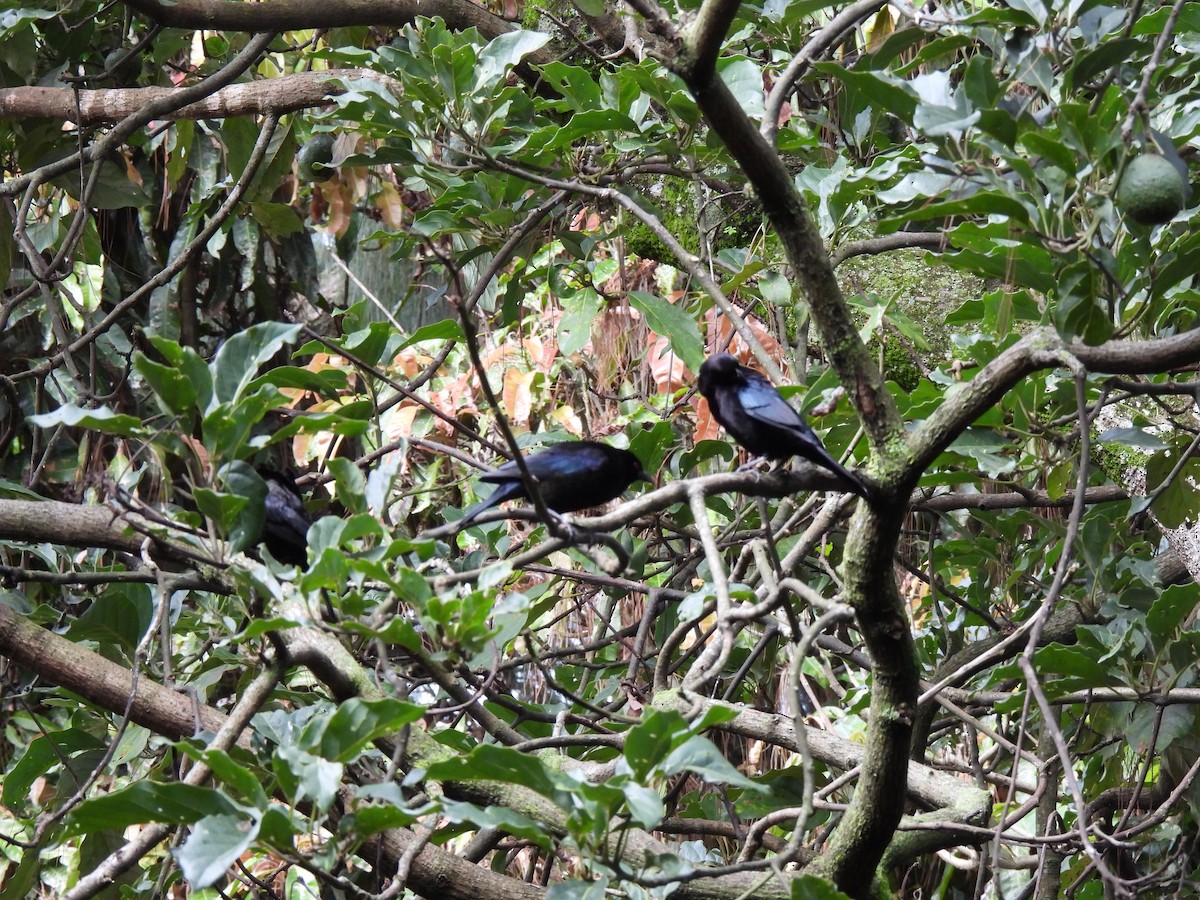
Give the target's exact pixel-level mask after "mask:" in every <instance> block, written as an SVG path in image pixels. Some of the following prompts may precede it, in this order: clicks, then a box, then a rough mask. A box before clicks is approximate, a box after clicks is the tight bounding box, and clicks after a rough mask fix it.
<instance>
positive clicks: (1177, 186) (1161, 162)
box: [1117, 153, 1187, 225]
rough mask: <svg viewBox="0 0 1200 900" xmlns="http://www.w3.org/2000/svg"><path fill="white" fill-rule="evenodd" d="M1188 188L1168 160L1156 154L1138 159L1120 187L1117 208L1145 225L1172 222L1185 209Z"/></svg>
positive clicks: (1127, 170)
mask: <svg viewBox="0 0 1200 900" xmlns="http://www.w3.org/2000/svg"><path fill="white" fill-rule="evenodd" d="M1186 190H1187V185H1186V184H1185V183H1184V180H1183V176H1182V175H1180V174H1179V170H1178V169H1176V168H1175V166H1173V165H1172V164H1171V163H1170V162H1169V161H1168V160H1166V159H1165V158H1163V157H1161V156H1159V155H1158V154H1157V153H1143V154H1142V155H1141V156H1136V157H1134V158H1133V160H1131V161H1130V163H1129V165H1127V166H1126V167H1125V174H1124V175H1122V176H1121V183H1120V185H1118V187H1117V206H1118V207H1120V208H1121V209H1122V210H1124V212H1125V215H1127V216H1129V218H1131V219H1133V221H1135V222H1139V223H1141V224H1142V225H1161V224H1162V223H1164V222H1170V221H1171V220H1172V219H1173V218H1175V215H1176V214H1177V213H1178V212H1179V211H1180V210H1181V209H1183V203H1184V197H1185V191H1186Z"/></svg>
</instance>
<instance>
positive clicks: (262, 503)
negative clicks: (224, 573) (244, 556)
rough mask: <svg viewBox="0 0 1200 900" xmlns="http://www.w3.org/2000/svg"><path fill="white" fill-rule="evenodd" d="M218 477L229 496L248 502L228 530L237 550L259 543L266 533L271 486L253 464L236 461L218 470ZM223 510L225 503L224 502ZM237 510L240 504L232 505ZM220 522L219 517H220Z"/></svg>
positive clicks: (231, 543)
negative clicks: (269, 486)
mask: <svg viewBox="0 0 1200 900" xmlns="http://www.w3.org/2000/svg"><path fill="white" fill-rule="evenodd" d="M217 479H218V480H219V481H220V482H221V483H222V484H223V485H224V486H225V488H226V495H224V496H232V497H237V498H242V499H244V500H245V501H246V503H245V504H244V505H242V506H241V508H240V509H237V511H236V513H234V515H233V518H232V520H231V521H229V523H228V525H227V527H228V531H227V532H226V535H227V537H228V538H229V543H230V545H231V548H230V549H232V550H233V552H235V553H239V552H241V551H242V550H245V549H246V548H247V547H249V546H250V545H252V544H253V543H255V542H256V541H257V540H258V538H259V536H260V535H261V534H262V529H263V522H264V521H265V519H266V500H267V486H266V484H265V483H264V482H263V480H262V477H261V476H260V475H259V474H258V473H257V472H255V471H254V467H253V466H251V465H250V464H249V463H246V462H242V461H241V460H236V461H234V462H231V463H229V464H227V465H224V466H222V467H221V468H220V469H219V470H218V471H217ZM220 507H221V509H222V511H223V512H224V511H225V509H226V504H225V502H222V503H221V504H220ZM229 508H231V509H236V508H237V504H229ZM218 521H219V520H218Z"/></svg>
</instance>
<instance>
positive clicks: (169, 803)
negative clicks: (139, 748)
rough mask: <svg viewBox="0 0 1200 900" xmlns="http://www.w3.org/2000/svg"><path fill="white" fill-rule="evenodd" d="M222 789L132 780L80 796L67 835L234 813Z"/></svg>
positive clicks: (235, 807) (234, 808)
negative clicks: (106, 790) (94, 794)
mask: <svg viewBox="0 0 1200 900" xmlns="http://www.w3.org/2000/svg"><path fill="white" fill-rule="evenodd" d="M237 814H238V807H237V806H236V804H234V803H233V801H231V800H230V799H229V798H228V797H227V796H225V794H224V793H222V792H221V791H218V790H215V789H213V788H207V787H194V786H192V785H189V784H181V783H179V782H166V783H159V782H155V781H148V780H143V781H135V782H134V783H133V784H131V785H129V786H128V787H125V788H121V789H120V790H117V791H113V792H112V793H111V794H103V795H101V796H98V797H92V798H90V799H88V800H84V801H83V802H82V803H80V804H79V806H77V807H75V809H74V810H72V811H71V813H70V815H69V816H68V817H67V832H68V834H70V835H78V834H90V833H91V832H95V831H122V830H123V829H125V828H128V827H129V826H130V825H141V824H144V823H146V822H169V823H174V824H177V825H179V824H185V823H188V822H196V821H199V820H200V819H202V818H204V817H205V816H213V815H227V816H236V815H237Z"/></svg>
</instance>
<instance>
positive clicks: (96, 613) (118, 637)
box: [67, 584, 154, 657]
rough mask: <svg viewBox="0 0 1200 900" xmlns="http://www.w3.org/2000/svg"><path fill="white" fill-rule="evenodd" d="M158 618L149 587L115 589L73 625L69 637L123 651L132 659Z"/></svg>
mask: <svg viewBox="0 0 1200 900" xmlns="http://www.w3.org/2000/svg"><path fill="white" fill-rule="evenodd" d="M153 618H154V600H153V598H152V597H151V595H150V591H149V587H148V586H147V585H133V584H124V585H111V586H110V587H108V588H106V589H105V591H104V593H103V594H102V595H101V596H100V597H99V598H98V599H97V600H96V602H95V603H93V604H92V605H91V606H89V607H88V608H87V611H86V612H84V613H83V614H82V615H80V616H79V617H78V618H76V619H75V620H74V621H73V622H71V626H70V628H69V629H68V630H67V637H69V638H70V639H71V640H73V641H94V642H95V643H97V644H99V645H100V646H102V647H111V648H118V647H119V648H120V649H121V650H123V651H124V652H125V653H126V654H128V655H129V656H130V657H132V656H133V653H134V650H135V649H136V648H137V645H138V644H139V643H140V642H141V640H142V637H143V635H145V633H146V631H147V629H148V628H149V627H150V622H151V621H152V620H153Z"/></svg>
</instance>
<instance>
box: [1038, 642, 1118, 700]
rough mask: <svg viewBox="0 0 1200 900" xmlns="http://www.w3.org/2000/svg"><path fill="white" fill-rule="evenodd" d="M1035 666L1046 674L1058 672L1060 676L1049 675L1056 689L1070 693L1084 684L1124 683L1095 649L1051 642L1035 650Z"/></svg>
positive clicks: (1096, 686) (1095, 685)
mask: <svg viewBox="0 0 1200 900" xmlns="http://www.w3.org/2000/svg"><path fill="white" fill-rule="evenodd" d="M1034 659H1035V663H1034V665H1035V668H1036V669H1037V671H1038V672H1039V673H1040V674H1042V675H1045V676H1050V675H1058V676H1061V677H1060V678H1058V679H1054V680H1049V679H1047V684H1048V685H1053V688H1054V690H1055V692H1056V693H1064V694H1065V693H1069V692H1070V691H1074V690H1080V689H1083V688H1098V687H1112V686H1115V685H1119V684H1120V679H1118V678H1117V677H1115V676H1114V675H1113V674H1112V673H1111V672H1109V670H1108V669H1107V668H1105V667H1104V666H1102V665H1101V664H1100V663H1099V662H1098V661H1097V660H1096V658H1095V656H1094V655H1092V654H1091V653H1086V652H1084V651H1083V650H1080V649H1078V648H1076V647H1064V646H1063V645H1062V644H1049V645H1047V646H1045V647H1041V648H1039V649H1038V650H1037V652H1036V653H1035V657H1034Z"/></svg>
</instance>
